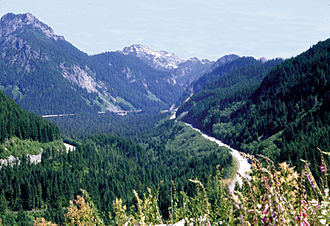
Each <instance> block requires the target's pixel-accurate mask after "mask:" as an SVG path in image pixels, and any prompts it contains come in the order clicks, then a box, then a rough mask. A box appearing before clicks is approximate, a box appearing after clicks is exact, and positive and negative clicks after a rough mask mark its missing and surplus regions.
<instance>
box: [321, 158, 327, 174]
mask: <svg viewBox="0 0 330 226" xmlns="http://www.w3.org/2000/svg"><path fill="white" fill-rule="evenodd" d="M320 170H321V172H322V173H323V174H324V175H325V174H326V173H327V171H328V170H327V166H326V165H325V164H323V161H322V163H321V165H320Z"/></svg>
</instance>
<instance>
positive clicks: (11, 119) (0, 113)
mask: <svg viewBox="0 0 330 226" xmlns="http://www.w3.org/2000/svg"><path fill="white" fill-rule="evenodd" d="M14 136H15V137H18V138H20V139H31V140H34V141H39V142H49V141H54V140H57V139H59V138H60V133H59V130H58V128H57V127H56V126H55V125H53V124H51V123H49V122H47V121H46V120H44V119H42V118H41V117H39V116H36V115H34V114H32V113H29V112H27V111H25V110H22V108H20V107H19V106H18V105H17V104H16V103H15V102H14V101H13V100H11V99H10V98H9V97H7V96H6V95H5V94H4V93H3V92H2V91H0V143H3V142H4V141H5V140H6V139H8V138H11V137H14Z"/></svg>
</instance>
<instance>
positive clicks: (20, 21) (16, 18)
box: [0, 13, 64, 40]
mask: <svg viewBox="0 0 330 226" xmlns="http://www.w3.org/2000/svg"><path fill="white" fill-rule="evenodd" d="M29 26H32V27H33V28H34V29H36V30H38V31H40V32H42V33H43V34H44V35H45V36H47V37H48V38H51V39H54V40H64V38H63V37H62V36H58V35H55V34H54V31H53V29H52V28H51V27H49V26H48V25H46V24H44V23H42V22H41V21H39V20H38V19H37V18H36V17H35V16H33V15H32V14H31V13H24V14H13V13H7V14H6V15H4V16H3V17H2V18H1V20H0V37H3V36H7V35H9V34H11V33H13V32H15V31H17V30H20V29H22V28H26V27H29Z"/></svg>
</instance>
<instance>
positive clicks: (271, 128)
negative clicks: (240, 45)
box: [185, 39, 330, 173]
mask: <svg viewBox="0 0 330 226" xmlns="http://www.w3.org/2000/svg"><path fill="white" fill-rule="evenodd" d="M329 50H330V40H329V39H328V40H326V41H323V42H319V43H318V44H317V45H315V46H313V47H312V48H311V49H309V50H308V51H306V52H304V53H302V54H300V55H298V56H297V57H294V58H291V59H288V60H286V61H284V62H283V63H281V64H279V65H277V66H276V67H275V68H273V69H272V70H271V71H270V72H269V73H268V74H267V75H266V77H265V78H264V79H263V81H262V83H261V85H260V86H259V87H258V88H257V89H256V90H255V91H253V93H251V95H249V97H248V98H247V99H246V100H244V99H243V101H242V100H241V101H240V100H238V101H233V103H232V104H229V105H227V106H223V105H218V106H222V107H221V108H220V109H219V107H216V108H212V105H210V104H208V105H207V106H206V108H207V109H213V110H211V111H206V112H205V111H199V112H202V113H197V116H196V117H200V118H201V119H202V120H203V124H202V125H200V126H201V128H203V129H206V130H207V131H209V132H210V133H212V134H213V135H215V136H216V137H218V138H219V139H221V140H223V141H225V142H226V143H228V144H230V145H233V146H235V147H237V148H240V149H241V150H244V151H247V152H249V153H252V154H257V153H259V154H264V155H267V156H269V157H270V158H271V159H273V160H275V161H288V162H289V163H291V164H294V165H297V166H300V167H302V163H300V159H307V160H309V161H311V162H312V171H313V172H314V173H315V172H316V165H317V161H319V159H320V157H319V152H318V151H317V149H316V148H317V147H319V148H321V149H324V150H327V149H328V148H329V140H330V139H329V131H330V127H329V96H330V95H329V90H330V89H329V88H330V87H329V74H330V72H329V63H330V55H329ZM218 85H219V83H215V86H216V87H218ZM221 90H222V89H221ZM206 91H207V90H206ZM206 91H205V92H206ZM198 104H200V103H198V102H197V106H198ZM219 110H220V111H219ZM194 111H198V108H192V109H191V110H189V113H188V116H187V117H186V118H185V120H187V121H190V120H195V118H194V117H189V115H191V114H193V112H194Z"/></svg>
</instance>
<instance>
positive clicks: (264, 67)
mask: <svg viewBox="0 0 330 226" xmlns="http://www.w3.org/2000/svg"><path fill="white" fill-rule="evenodd" d="M281 61H282V60H280V59H277V60H269V61H267V62H266V63H263V62H261V61H259V60H256V59H254V58H252V57H241V58H238V59H236V60H233V61H232V62H229V63H227V64H223V65H220V66H219V67H217V68H216V69H215V70H213V71H212V72H211V73H209V74H206V75H204V76H203V77H201V78H200V79H199V80H198V81H196V82H195V83H193V90H197V93H196V94H194V95H193V96H192V97H191V98H190V99H189V100H188V101H187V102H186V103H184V104H183V105H182V106H181V107H180V108H179V110H178V114H181V113H183V112H187V115H185V117H184V120H186V121H187V122H189V123H192V124H193V125H194V126H196V127H199V128H202V129H203V130H205V131H207V132H211V131H212V125H213V123H214V122H215V120H216V118H217V117H219V116H220V115H222V116H221V117H223V116H224V114H225V112H222V110H223V109H226V108H227V107H229V106H235V105H234V103H237V102H240V101H243V100H245V99H246V98H247V97H248V96H249V95H250V94H251V93H252V92H253V91H254V90H255V89H256V88H257V87H258V85H260V83H261V81H262V79H263V78H264V76H265V75H266V74H267V73H268V72H269V71H270V70H271V68H273V67H274V66H275V65H276V64H278V63H280V62H281Z"/></svg>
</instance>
